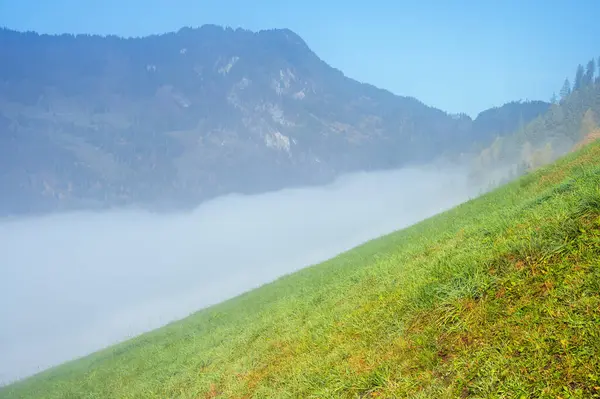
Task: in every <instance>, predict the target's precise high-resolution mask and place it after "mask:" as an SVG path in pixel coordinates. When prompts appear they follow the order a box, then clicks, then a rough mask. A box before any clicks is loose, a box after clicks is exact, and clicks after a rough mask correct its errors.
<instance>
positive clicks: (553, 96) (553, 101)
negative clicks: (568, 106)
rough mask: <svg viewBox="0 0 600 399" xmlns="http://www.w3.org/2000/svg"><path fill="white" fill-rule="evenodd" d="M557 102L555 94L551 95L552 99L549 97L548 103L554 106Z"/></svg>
mask: <svg viewBox="0 0 600 399" xmlns="http://www.w3.org/2000/svg"><path fill="white" fill-rule="evenodd" d="M557 102H558V98H557V97H556V93H552V97H550V103H551V104H556V103H557Z"/></svg>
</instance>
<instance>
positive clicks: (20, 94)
mask: <svg viewBox="0 0 600 399" xmlns="http://www.w3.org/2000/svg"><path fill="white" fill-rule="evenodd" d="M0 54H1V55H2V58H1V59H2V60H4V61H3V62H1V63H0V159H1V161H0V162H2V164H1V169H0V189H1V190H2V192H3V193H9V195H5V196H4V197H3V199H2V202H0V215H6V214H19V213H31V212H50V211H55V210H61V209H73V208H82V207H83V208H90V207H91V208H95V207H105V206H125V205H143V206H146V207H151V208H153V209H171V208H181V207H184V208H185V207H191V206H194V205H196V204H197V203H198V202H200V201H202V200H205V199H208V198H212V197H215V196H217V195H222V194H227V193H234V192H238V193H257V192H263V191H268V190H275V189H280V188H283V187H290V186H297V185H312V184H322V183H326V182H329V181H331V180H332V179H334V178H335V177H337V176H339V175H340V174H343V173H348V172H353V171H358V170H375V169H386V168H394V167H399V166H402V165H406V164H410V163H426V162H429V161H431V160H433V159H435V158H437V157H439V156H442V155H448V154H457V153H460V152H461V151H463V150H465V149H469V148H471V147H472V144H473V143H476V142H478V141H479V140H481V141H482V142H486V140H489V136H490V134H491V133H490V132H491V131H490V126H489V125H490V123H489V122H486V121H485V120H486V119H487V120H490V121H492V122H493V121H494V119H493V118H491V119H490V118H489V117H488V114H489V112H488V113H485V114H482V115H483V116H482V118H483V119H484V120H482V121H481V123H479V122H478V119H479V118H477V119H476V120H475V122H474V121H473V120H472V119H471V118H470V117H468V116H466V115H449V114H447V113H445V112H443V111H441V110H439V109H435V108H432V107H429V106H426V105H425V104H423V103H421V102H420V101H418V100H416V99H414V98H410V97H402V96H397V95H394V94H392V93H390V92H389V91H386V90H382V89H379V88H376V87H374V86H371V85H368V84H363V83H359V82H357V81H355V80H352V79H350V78H348V77H346V76H344V74H343V73H342V72H340V71H339V70H336V69H334V68H332V67H330V66H329V65H327V64H326V63H325V62H324V61H322V60H321V59H320V58H319V57H318V56H317V55H316V54H315V53H314V52H313V51H311V49H310V48H309V47H308V46H307V44H306V43H305V42H304V41H303V40H302V39H301V38H300V37H299V36H298V35H296V34H295V33H294V32H292V31H290V30H288V29H274V30H265V31H260V32H251V31H247V30H242V29H237V30H233V29H230V28H221V27H218V26H214V25H205V26H202V27H200V28H194V29H192V28H183V29H181V30H179V31H178V32H172V33H167V34H162V35H154V36H148V37H142V38H120V37H116V36H106V37H104V36H92V35H77V36H74V35H69V34H63V35H39V34H37V33H33V32H26V33H22V32H16V31H11V30H8V29H3V30H0ZM514 107H516V108H518V110H511V112H510V113H509V115H508V116H503V117H508V119H511V118H512V119H514V120H510V121H509V122H507V125H506V126H512V125H514V124H515V120H517V118H518V120H522V119H525V121H529V120H530V119H531V118H532V117H535V116H537V115H538V114H539V113H541V112H543V111H544V105H543V103H535V104H532V103H522V104H518V105H515V106H514ZM523 108H527V111H525V110H523ZM490 112H492V113H493V112H496V111H490ZM517 114H518V116H517ZM478 126H481V134H479V133H478V131H477V130H478V129H479V127H478ZM502 129H505V126H504V125H503V126H502V127H500V130H502ZM492 130H493V129H492ZM496 133H498V132H496ZM500 133H502V134H504V133H505V132H500Z"/></svg>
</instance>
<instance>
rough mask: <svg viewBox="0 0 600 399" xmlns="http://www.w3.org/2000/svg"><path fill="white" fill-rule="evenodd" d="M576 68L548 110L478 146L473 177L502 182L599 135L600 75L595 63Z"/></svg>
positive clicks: (554, 158)
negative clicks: (597, 73)
mask: <svg viewBox="0 0 600 399" xmlns="http://www.w3.org/2000/svg"><path fill="white" fill-rule="evenodd" d="M577 71H578V72H577V73H576V75H575V79H574V84H573V87H572V88H571V84H570V82H569V80H568V79H566V80H565V83H564V85H563V89H562V90H561V99H560V101H558V100H556V101H554V102H553V103H552V104H550V105H549V107H546V108H547V112H542V113H539V114H538V115H537V116H535V117H533V118H530V120H529V122H527V123H520V124H519V126H518V127H517V128H515V129H514V131H513V132H512V133H510V134H499V135H495V136H494V139H493V141H492V142H490V143H489V145H487V146H484V148H483V149H481V151H480V153H479V154H478V156H477V157H475V159H474V163H473V177H474V178H475V179H483V180H487V181H489V180H490V177H489V175H490V173H491V174H496V175H499V176H500V178H498V179H496V184H501V183H503V182H506V181H507V180H510V179H512V178H514V177H515V176H519V175H522V174H525V173H528V172H531V171H532V170H534V169H536V168H539V167H541V166H543V165H546V164H548V163H550V162H552V161H554V160H556V159H557V158H559V157H560V156H562V155H564V154H566V153H567V152H570V151H573V150H574V149H576V148H578V147H581V146H582V145H584V144H585V143H589V142H591V141H593V140H595V139H596V138H598V137H600V125H599V123H600V119H599V118H600V76H598V77H596V63H595V62H594V60H591V61H590V62H588V63H587V70H585V69H584V68H583V66H582V65H579V66H578V67H577ZM581 71H585V72H581ZM595 77H596V78H595ZM542 107H543V106H542ZM529 116H533V114H530V115H529ZM496 125H498V124H496ZM497 171H501V173H499V174H498V173H496V172H497Z"/></svg>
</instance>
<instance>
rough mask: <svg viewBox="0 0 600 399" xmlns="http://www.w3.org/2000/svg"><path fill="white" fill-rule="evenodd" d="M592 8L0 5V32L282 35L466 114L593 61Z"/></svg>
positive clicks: (507, 4) (426, 3) (230, 0)
mask: <svg viewBox="0 0 600 399" xmlns="http://www.w3.org/2000/svg"><path fill="white" fill-rule="evenodd" d="M599 20H600V0H573V1H559V0H546V1H543V0H479V1H477V0H454V1H450V0H438V1H432V0H412V1H401V0H397V1H393V0H389V1H387V0H380V1H378V2H375V1H358V0H357V1H355V2H349V1H340V0H302V1H293V2H290V1H285V0H280V1H260V0H254V1H250V0H244V1H240V0H224V1H217V0H195V1H193V0H52V1H50V0H48V1H46V0H0V25H3V26H6V27H8V28H11V29H17V30H34V31H38V32H42V33H64V32H69V33H101V34H106V33H112V34H117V35H122V36H141V35H146V34H150V33H161V32H167V31H174V30H178V29H179V28H181V27H182V26H200V25H203V24H206V23H213V24H218V25H226V26H231V27H233V28H236V27H243V28H246V29H251V30H260V29H268V28H289V29H291V30H293V31H295V32H296V33H298V34H299V35H300V36H302V37H303V38H304V40H305V41H306V42H307V43H308V45H309V46H310V47H311V48H312V49H313V50H314V51H315V52H316V53H317V54H318V55H319V56H320V57H321V58H322V59H324V60H325V61H326V62H328V63H329V64H330V65H332V66H334V67H336V68H338V69H341V70H342V71H343V72H344V73H345V74H346V75H348V76H350V77H352V78H354V79H357V80H360V81H363V82H368V83H371V84H374V85H376V86H379V87H382V88H386V89H388V90H390V91H392V92H394V93H396V94H401V95H410V96H414V97H416V98H418V99H420V100H421V101H423V102H425V103H427V104H429V105H433V106H436V107H439V108H442V109H444V110H446V111H449V112H461V111H462V112H467V113H469V114H471V115H475V114H477V113H478V112H479V111H481V110H483V109H485V108H488V107H490V106H494V105H501V104H502V103H504V102H507V101H510V100H518V99H523V100H525V99H543V100H548V99H549V98H550V97H551V95H552V92H553V91H556V92H558V91H559V89H560V86H561V85H562V82H563V80H564V78H565V77H567V76H568V77H569V78H572V76H573V75H574V73H575V68H576V66H577V64H578V63H585V62H587V61H588V60H589V59H590V58H592V57H598V56H600V40H599V37H600V36H599V35H600V29H599V28H598V25H597V22H598V21H599Z"/></svg>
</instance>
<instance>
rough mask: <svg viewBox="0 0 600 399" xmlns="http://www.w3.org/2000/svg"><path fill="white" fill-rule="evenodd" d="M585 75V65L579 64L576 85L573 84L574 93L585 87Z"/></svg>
mask: <svg viewBox="0 0 600 399" xmlns="http://www.w3.org/2000/svg"><path fill="white" fill-rule="evenodd" d="M584 74H585V70H584V69H583V65H581V64H579V65H578V66H577V71H576V72H575V83H573V91H577V90H579V89H581V88H582V87H583V79H584Z"/></svg>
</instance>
